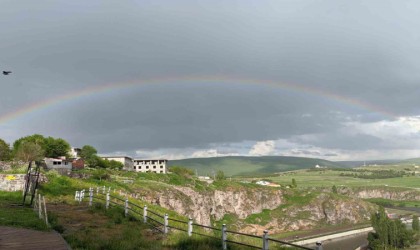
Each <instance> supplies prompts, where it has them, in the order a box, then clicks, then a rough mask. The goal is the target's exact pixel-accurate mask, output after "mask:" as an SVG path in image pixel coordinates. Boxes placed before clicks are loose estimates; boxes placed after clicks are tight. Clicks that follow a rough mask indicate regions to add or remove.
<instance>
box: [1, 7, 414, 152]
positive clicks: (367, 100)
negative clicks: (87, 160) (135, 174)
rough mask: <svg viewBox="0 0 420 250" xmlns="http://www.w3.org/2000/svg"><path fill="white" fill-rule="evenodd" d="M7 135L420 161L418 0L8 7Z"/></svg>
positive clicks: (107, 146)
mask: <svg viewBox="0 0 420 250" xmlns="http://www.w3.org/2000/svg"><path fill="white" fill-rule="evenodd" d="M0 23H1V26H2V27H1V28H0V69H1V70H11V71H13V73H12V74H11V75H9V76H4V75H1V77H0V138H2V139H4V140H6V141H7V142H9V143H12V142H13V141H14V140H16V139H17V138H19V137H22V136H26V135H30V134H33V133H40V134H44V135H48V136H54V137H61V138H64V139H66V140H68V141H69V142H70V143H71V144H72V145H73V146H79V147H81V146H83V145H85V144H90V145H93V146H95V147H96V148H97V149H98V150H99V151H100V153H102V154H127V155H130V156H134V157H145V158H150V157H167V158H169V159H175V158H187V157H211V156H223V155H293V156H306V157H318V158H324V159H330V160H365V159H366V160H368V159H395V158H411V157H420V46H419V44H420V29H419V27H420V2H419V1H417V0H411V1H410V0H404V1H385V0H377V1H375V0H371V1H358V0H353V1H336V0H330V1H329V0H324V1H316V0H313V1H310V0H304V1H300V0H273V1H261V0H259V1H251V0H243V1H219V0H211V1H210V0H209V1H187V0H185V1H183V0H175V1H156V0H153V1H146V0H144V1H103V0H100V1H99V0H90V1H82V0H74V1H68V0H65V1H57V0H54V1H47V0H45V1H29V0H28V1H13V0H10V1H7V0H3V1H2V8H1V9H0Z"/></svg>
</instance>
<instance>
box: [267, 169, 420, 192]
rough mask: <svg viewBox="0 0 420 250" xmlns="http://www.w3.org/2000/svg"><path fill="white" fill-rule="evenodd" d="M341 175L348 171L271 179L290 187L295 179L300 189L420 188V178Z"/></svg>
mask: <svg viewBox="0 0 420 250" xmlns="http://www.w3.org/2000/svg"><path fill="white" fill-rule="evenodd" d="M340 173H349V172H348V171H345V172H341V171H334V170H320V171H307V170H300V171H293V172H287V173H283V174H280V175H275V176H271V177H270V179H271V180H272V181H274V182H276V183H279V184H282V185H290V184H291V182H292V179H293V178H294V179H295V180H296V182H297V185H298V187H303V188H310V187H332V186H333V185H336V186H337V187H339V186H347V187H372V186H376V187H377V186H382V187H384V186H389V187H401V188H420V176H408V177H407V176H404V177H399V178H388V179H380V180H379V179H378V180H375V179H361V178H353V177H348V176H340Z"/></svg>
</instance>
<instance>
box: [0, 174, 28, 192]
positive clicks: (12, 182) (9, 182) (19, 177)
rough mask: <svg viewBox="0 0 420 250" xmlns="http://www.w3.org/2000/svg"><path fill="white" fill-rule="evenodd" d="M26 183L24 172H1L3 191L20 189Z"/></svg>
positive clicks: (0, 184)
mask: <svg viewBox="0 0 420 250" xmlns="http://www.w3.org/2000/svg"><path fill="white" fill-rule="evenodd" d="M24 185H25V175H24V174H0V190H1V191H20V190H23V187H24Z"/></svg>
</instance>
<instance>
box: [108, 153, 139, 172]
mask: <svg viewBox="0 0 420 250" xmlns="http://www.w3.org/2000/svg"><path fill="white" fill-rule="evenodd" d="M101 158H102V159H104V160H108V161H112V160H114V161H118V162H121V163H122V164H123V165H124V167H123V170H133V159H132V158H131V157H128V156H101Z"/></svg>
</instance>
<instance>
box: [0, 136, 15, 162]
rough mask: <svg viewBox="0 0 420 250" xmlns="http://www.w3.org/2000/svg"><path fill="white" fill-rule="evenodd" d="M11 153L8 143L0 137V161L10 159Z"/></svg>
mask: <svg viewBox="0 0 420 250" xmlns="http://www.w3.org/2000/svg"><path fill="white" fill-rule="evenodd" d="M11 153H12V152H11V150H10V146H9V144H7V143H6V142H5V141H3V140H2V139H0V161H7V160H10V156H11Z"/></svg>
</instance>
